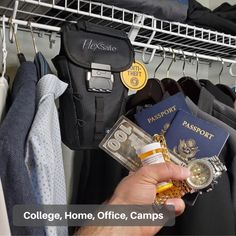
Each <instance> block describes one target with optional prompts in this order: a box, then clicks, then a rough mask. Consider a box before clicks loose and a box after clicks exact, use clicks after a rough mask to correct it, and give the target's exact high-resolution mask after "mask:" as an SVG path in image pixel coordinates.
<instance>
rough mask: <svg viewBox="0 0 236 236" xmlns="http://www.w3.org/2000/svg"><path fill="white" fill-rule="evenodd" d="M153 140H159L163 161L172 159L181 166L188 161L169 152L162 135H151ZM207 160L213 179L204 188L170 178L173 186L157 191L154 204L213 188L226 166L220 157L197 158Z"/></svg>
mask: <svg viewBox="0 0 236 236" xmlns="http://www.w3.org/2000/svg"><path fill="white" fill-rule="evenodd" d="M153 140H154V141H156V142H160V144H161V147H162V154H163V156H164V159H165V161H172V162H173V163H175V164H177V165H181V166H187V165H188V163H187V162H185V161H184V160H183V159H182V158H181V157H178V156H176V155H175V154H173V153H171V152H170V151H169V150H168V148H167V144H166V140H165V137H164V136H163V135H155V136H154V137H153ZM200 160H202V161H208V163H209V164H210V165H211V166H212V168H213V170H212V171H213V172H214V173H213V181H212V183H211V184H210V185H209V186H208V187H207V188H206V189H202V190H196V189H194V188H192V187H190V186H189V185H188V183H187V181H177V180H172V183H173V186H172V187H171V188H169V189H167V190H165V191H163V192H161V193H158V194H157V195H156V199H155V202H154V204H158V205H159V204H164V203H165V202H166V200H168V199H170V198H181V197H183V196H184V195H185V194H187V193H193V192H196V191H199V192H202V191H206V192H209V191H211V190H212V189H213V186H214V184H216V183H217V181H216V179H217V178H218V177H219V176H221V175H222V173H223V172H224V171H227V168H226V166H225V165H224V164H223V163H222V162H221V161H220V159H219V158H218V157H217V156H213V157H208V158H202V159H199V161H200Z"/></svg>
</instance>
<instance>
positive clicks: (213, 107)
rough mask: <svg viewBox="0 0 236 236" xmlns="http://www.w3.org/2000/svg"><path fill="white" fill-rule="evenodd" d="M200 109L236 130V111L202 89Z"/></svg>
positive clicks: (199, 101) (199, 102)
mask: <svg viewBox="0 0 236 236" xmlns="http://www.w3.org/2000/svg"><path fill="white" fill-rule="evenodd" d="M198 107H199V108H200V109H201V110H202V111H205V112H206V113H208V114H210V115H212V116H214V117H216V118H217V119H219V120H221V121H223V122H224V123H226V124H227V125H229V126H230V127H232V128H233V129H236V110H235V109H234V108H231V107H229V106H227V105H225V104H224V103H222V102H220V101H218V100H216V99H215V97H214V96H213V95H212V94H211V93H209V92H208V91H207V90H206V89H205V88H202V89H201V92H200V96H199V100H198Z"/></svg>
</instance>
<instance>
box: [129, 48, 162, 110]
mask: <svg viewBox="0 0 236 236" xmlns="http://www.w3.org/2000/svg"><path fill="white" fill-rule="evenodd" d="M161 48H162V50H163V58H162V60H161V62H160V63H159V64H158V66H157V67H156V69H155V70H154V78H150V79H148V81H147V84H146V85H145V87H144V88H143V89H141V90H139V91H138V92H137V93H136V94H134V95H132V96H131V97H130V99H129V100H128V102H127V105H126V110H131V109H133V108H135V107H136V106H144V105H147V104H156V103H158V102H160V101H161V100H162V98H163V95H164V88H163V87H162V84H161V82H160V80H158V79H157V78H156V74H157V71H158V69H159V68H160V66H161V65H162V64H163V62H164V60H165V58H166V52H165V50H164V48H163V47H161Z"/></svg>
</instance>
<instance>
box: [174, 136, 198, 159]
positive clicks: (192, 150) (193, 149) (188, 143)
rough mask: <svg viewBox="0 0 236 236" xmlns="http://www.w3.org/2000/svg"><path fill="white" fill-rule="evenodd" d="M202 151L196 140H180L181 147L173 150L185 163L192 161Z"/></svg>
mask: <svg viewBox="0 0 236 236" xmlns="http://www.w3.org/2000/svg"><path fill="white" fill-rule="evenodd" d="M198 151H200V150H199V148H198V146H197V144H196V141H195V140H194V139H188V140H184V139H180V141H179V145H178V146H175V147H174V148H173V152H174V153H175V154H176V155H178V156H180V157H181V158H182V159H183V160H185V161H190V160H192V159H193V158H194V157H195V156H196V154H197V152H198Z"/></svg>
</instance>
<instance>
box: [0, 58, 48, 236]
mask: <svg viewBox="0 0 236 236" xmlns="http://www.w3.org/2000/svg"><path fill="white" fill-rule="evenodd" d="M36 82H37V73H36V68H35V65H34V64H33V63H32V62H24V63H22V65H21V66H20V67H19V68H18V70H17V73H16V76H15V79H14V83H13V88H12V96H11V100H12V104H11V107H10V108H9V110H8V112H7V115H6V117H5V118H4V120H3V122H2V124H1V126H0V177H1V180H2V187H3V191H4V196H5V200H6V206H7V212H8V218H9V223H10V227H11V233H12V235H43V228H40V227H30V226H27V227H26V226H24V227H18V226H15V225H14V224H13V206H14V205H16V204H26V205H27V204H29V205H34V204H36V203H37V202H36V199H35V195H34V193H33V189H32V186H31V182H30V179H29V175H28V173H27V169H26V166H25V162H24V160H25V143H26V138H27V134H28V132H29V130H30V126H31V124H32V121H33V118H34V113H35V96H36Z"/></svg>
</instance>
